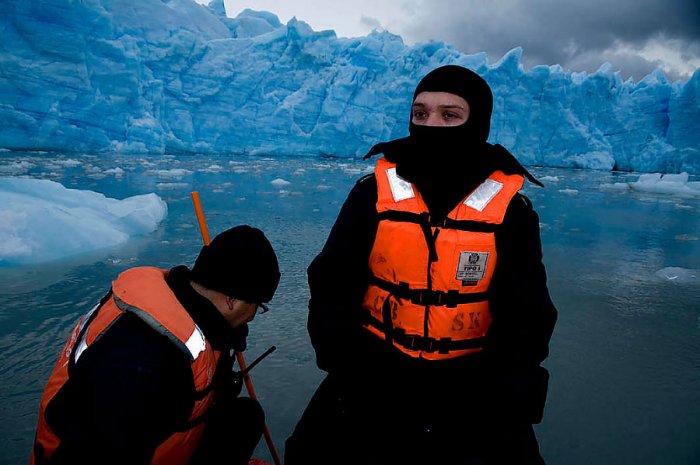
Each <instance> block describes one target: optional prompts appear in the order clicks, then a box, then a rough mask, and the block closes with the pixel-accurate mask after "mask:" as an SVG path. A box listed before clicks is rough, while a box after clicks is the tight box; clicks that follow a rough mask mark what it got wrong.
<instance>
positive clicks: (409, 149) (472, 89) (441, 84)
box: [396, 65, 493, 217]
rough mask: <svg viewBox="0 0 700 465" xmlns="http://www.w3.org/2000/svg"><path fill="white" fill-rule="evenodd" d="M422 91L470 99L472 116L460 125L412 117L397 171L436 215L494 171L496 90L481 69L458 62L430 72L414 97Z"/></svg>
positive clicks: (443, 211) (443, 212) (419, 85)
mask: <svg viewBox="0 0 700 465" xmlns="http://www.w3.org/2000/svg"><path fill="white" fill-rule="evenodd" d="M421 92H447V93H450V94H454V95H457V96H459V97H462V98H463V99H464V100H466V101H467V103H468V104H469V117H468V119H467V121H466V122H465V123H463V124H461V125H459V126H421V125H417V124H413V122H412V121H411V123H410V124H409V133H410V136H409V137H408V138H407V140H406V144H404V145H405V147H404V150H402V152H403V153H401V155H400V158H398V159H397V160H396V163H397V172H398V174H399V175H400V176H402V177H404V178H405V179H408V180H409V181H411V182H414V183H415V184H416V186H417V187H418V189H419V190H420V192H421V194H422V195H423V198H424V200H425V202H426V203H427V205H428V208H429V209H430V211H431V213H432V214H433V215H434V216H438V217H443V216H444V215H446V214H447V213H448V212H449V211H450V210H451V209H452V208H453V207H454V206H455V205H456V204H457V202H459V201H460V200H461V199H462V198H463V197H464V196H466V195H467V194H468V193H469V192H470V191H471V190H472V189H474V188H475V187H476V185H477V184H478V183H479V182H481V181H483V180H484V179H485V178H486V177H487V176H488V175H489V174H490V172H491V171H492V170H491V169H490V167H491V166H492V165H491V160H490V159H489V156H488V153H487V143H486V140H487V139H488V137H489V130H490V127H491V111H492V109H493V94H492V93H491V89H490V88H489V85H488V84H487V83H486V81H484V80H483V79H482V78H481V77H480V76H479V75H478V74H476V73H475V72H473V71H470V70H468V69H466V68H463V67H461V66H455V65H447V66H442V67H440V68H437V69H435V70H433V71H431V72H430V73H428V74H427V75H426V76H425V77H424V78H423V79H422V80H421V81H420V82H419V83H418V86H417V87H416V90H415V92H414V94H413V100H414V101H415V99H416V97H417V96H418V94H420V93H421Z"/></svg>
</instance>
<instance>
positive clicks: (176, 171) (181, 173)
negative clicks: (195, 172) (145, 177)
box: [146, 168, 192, 179]
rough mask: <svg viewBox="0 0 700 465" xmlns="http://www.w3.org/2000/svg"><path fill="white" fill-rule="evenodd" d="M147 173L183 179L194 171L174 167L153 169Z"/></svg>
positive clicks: (166, 177)
mask: <svg viewBox="0 0 700 465" xmlns="http://www.w3.org/2000/svg"><path fill="white" fill-rule="evenodd" d="M146 174H151V175H155V176H158V177H159V178H163V179H181V178H184V177H185V176H187V175H188V174H192V171H190V170H186V169H183V168H173V169H171V170H151V171H148V172H147V173H146Z"/></svg>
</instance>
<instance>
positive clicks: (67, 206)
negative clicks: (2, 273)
mask: <svg viewBox="0 0 700 465" xmlns="http://www.w3.org/2000/svg"><path fill="white" fill-rule="evenodd" d="M167 211H168V208H167V205H166V203H165V202H164V201H163V200H162V199H161V198H160V197H158V196H157V195H155V194H145V195H136V196H133V197H128V198H126V199H123V200H118V199H112V198H108V197H105V196H104V195H103V194H100V193H98V192H93V191H89V190H77V189H67V188H65V187H64V186H62V185H61V184H59V183H57V182H53V181H48V180H41V179H20V178H8V177H0V244H1V245H0V266H8V265H9V266H13V265H25V264H37V263H43V262H48V261H53V260H58V259H61V258H65V257H70V256H75V255H79V254H84V253H87V252H92V251H96V250H100V249H104V248H107V247H112V246H115V245H119V244H121V243H124V242H126V241H127V240H128V239H129V237H131V236H136V235H143V234H148V233H151V232H153V231H154V230H155V229H156V228H157V227H158V225H159V224H160V222H161V221H162V220H163V219H164V218H165V217H166V215H167Z"/></svg>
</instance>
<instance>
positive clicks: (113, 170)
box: [105, 166, 124, 178]
mask: <svg viewBox="0 0 700 465" xmlns="http://www.w3.org/2000/svg"><path fill="white" fill-rule="evenodd" d="M105 174H113V175H114V177H115V178H121V177H122V176H124V170H123V169H121V168H119V167H118V166H117V167H116V168H111V169H108V170H105Z"/></svg>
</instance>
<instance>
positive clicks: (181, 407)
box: [46, 314, 194, 464]
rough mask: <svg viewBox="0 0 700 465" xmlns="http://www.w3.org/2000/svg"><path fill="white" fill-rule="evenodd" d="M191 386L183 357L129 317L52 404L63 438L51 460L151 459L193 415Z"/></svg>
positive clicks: (82, 362)
mask: <svg viewBox="0 0 700 465" xmlns="http://www.w3.org/2000/svg"><path fill="white" fill-rule="evenodd" d="M193 391H194V385H193V381H192V375H191V369H190V367H189V360H188V359H187V356H186V354H184V353H182V352H181V351H180V350H179V349H177V348H176V347H175V346H174V345H173V344H172V343H171V342H170V341H168V340H167V339H166V338H165V336H162V335H160V334H158V333H157V332H156V331H154V330H153V329H152V328H150V327H148V326H147V325H146V324H145V323H144V322H143V321H141V320H139V319H138V317H136V316H134V315H131V314H125V315H124V316H122V317H120V318H119V319H118V320H117V321H116V322H115V323H114V324H113V326H112V327H111V328H110V329H109V331H107V332H106V333H104V334H103V336H102V337H101V338H100V340H99V342H98V343H95V344H94V345H93V346H91V347H90V348H89V349H88V350H86V351H85V353H84V354H83V355H82V356H81V357H80V359H79V360H78V361H77V363H76V364H75V365H74V366H73V367H72V368H71V371H70V380H69V382H68V383H66V385H65V386H64V387H63V388H62V389H61V390H60V391H59V392H58V394H57V395H56V397H55V398H54V399H53V400H52V401H51V403H50V404H49V406H48V408H47V411H46V417H47V422H48V424H49V426H50V427H51V429H52V430H53V431H54V432H55V433H56V434H57V435H58V436H59V437H60V438H61V444H60V446H59V448H58V450H57V451H56V453H55V454H54V456H53V458H52V460H51V463H52V464H88V463H105V464H125V463H128V464H147V463H150V460H151V457H152V455H153V452H154V450H155V448H156V447H157V446H158V445H159V444H160V443H161V442H162V441H163V440H164V439H165V438H167V437H168V436H169V435H170V434H171V433H172V432H174V431H175V430H176V428H178V427H181V426H183V425H184V424H185V423H186V421H187V420H188V416H189V413H190V412H191V408H192V402H193V399H194V397H193Z"/></svg>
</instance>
